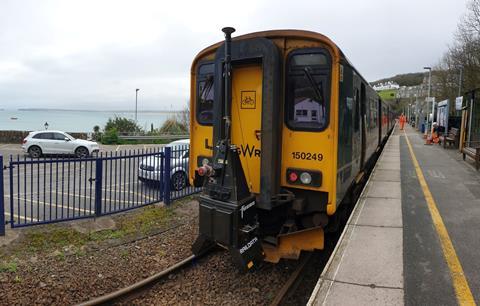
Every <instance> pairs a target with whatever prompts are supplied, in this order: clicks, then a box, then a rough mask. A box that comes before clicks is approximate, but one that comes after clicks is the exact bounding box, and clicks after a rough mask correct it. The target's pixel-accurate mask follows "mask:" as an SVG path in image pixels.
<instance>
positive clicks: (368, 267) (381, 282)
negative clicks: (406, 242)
mask: <svg viewBox="0 0 480 306" xmlns="http://www.w3.org/2000/svg"><path fill="white" fill-rule="evenodd" d="M350 226H352V225H350ZM353 227H354V231H353V233H352V236H351V237H350V240H349V241H348V247H347V248H346V249H345V253H344V255H343V258H342V262H341V265H340V267H339V268H338V272H337V274H336V276H335V280H337V281H340V282H349V283H355V284H359V285H366V286H368V285H372V284H373V285H375V286H382V287H395V288H403V249H402V245H403V231H402V229H401V228H389V227H372V226H357V225H353Z"/></svg>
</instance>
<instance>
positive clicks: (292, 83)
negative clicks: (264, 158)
mask: <svg viewBox="0 0 480 306" xmlns="http://www.w3.org/2000/svg"><path fill="white" fill-rule="evenodd" d="M287 66H288V70H287V71H288V73H287V92H286V103H287V105H286V110H287V111H286V112H285V115H286V122H287V125H288V126H289V127H290V128H291V129H293V130H315V131H320V130H323V129H325V128H326V126H327V125H328V110H329V86H330V71H331V67H330V66H331V65H330V56H329V54H328V52H326V50H324V49H316V48H315V49H299V50H296V51H293V52H291V53H290V54H289V57H288V59H287Z"/></svg>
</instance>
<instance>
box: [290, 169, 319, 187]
mask: <svg viewBox="0 0 480 306" xmlns="http://www.w3.org/2000/svg"><path fill="white" fill-rule="evenodd" d="M286 174H287V183H289V184H292V185H304V186H308V187H320V186H322V172H321V171H318V170H309V169H296V168H288V169H287V173H286Z"/></svg>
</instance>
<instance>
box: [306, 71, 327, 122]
mask: <svg viewBox="0 0 480 306" xmlns="http://www.w3.org/2000/svg"><path fill="white" fill-rule="evenodd" d="M310 70H311V69H310V67H305V68H303V72H304V73H305V76H306V77H307V80H308V82H309V83H310V87H311V88H312V89H313V91H314V92H315V100H316V101H317V102H318V103H320V105H321V106H322V115H323V118H325V104H324V99H323V86H322V85H323V84H322V81H320V84H319V85H320V88H322V89H320V88H318V87H319V86H318V85H317V83H316V82H315V79H314V78H313V76H312V74H311V73H310Z"/></svg>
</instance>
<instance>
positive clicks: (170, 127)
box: [159, 117, 189, 134]
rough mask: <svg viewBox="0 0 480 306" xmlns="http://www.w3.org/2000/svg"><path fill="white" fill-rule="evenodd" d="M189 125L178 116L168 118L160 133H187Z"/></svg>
mask: <svg viewBox="0 0 480 306" xmlns="http://www.w3.org/2000/svg"><path fill="white" fill-rule="evenodd" d="M188 129H189V127H188V126H186V125H185V124H184V123H182V122H180V121H179V120H178V119H177V118H176V117H171V118H168V119H167V120H166V121H165V122H164V123H163V125H162V127H161V128H160V131H159V132H160V134H187V133H188Z"/></svg>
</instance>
